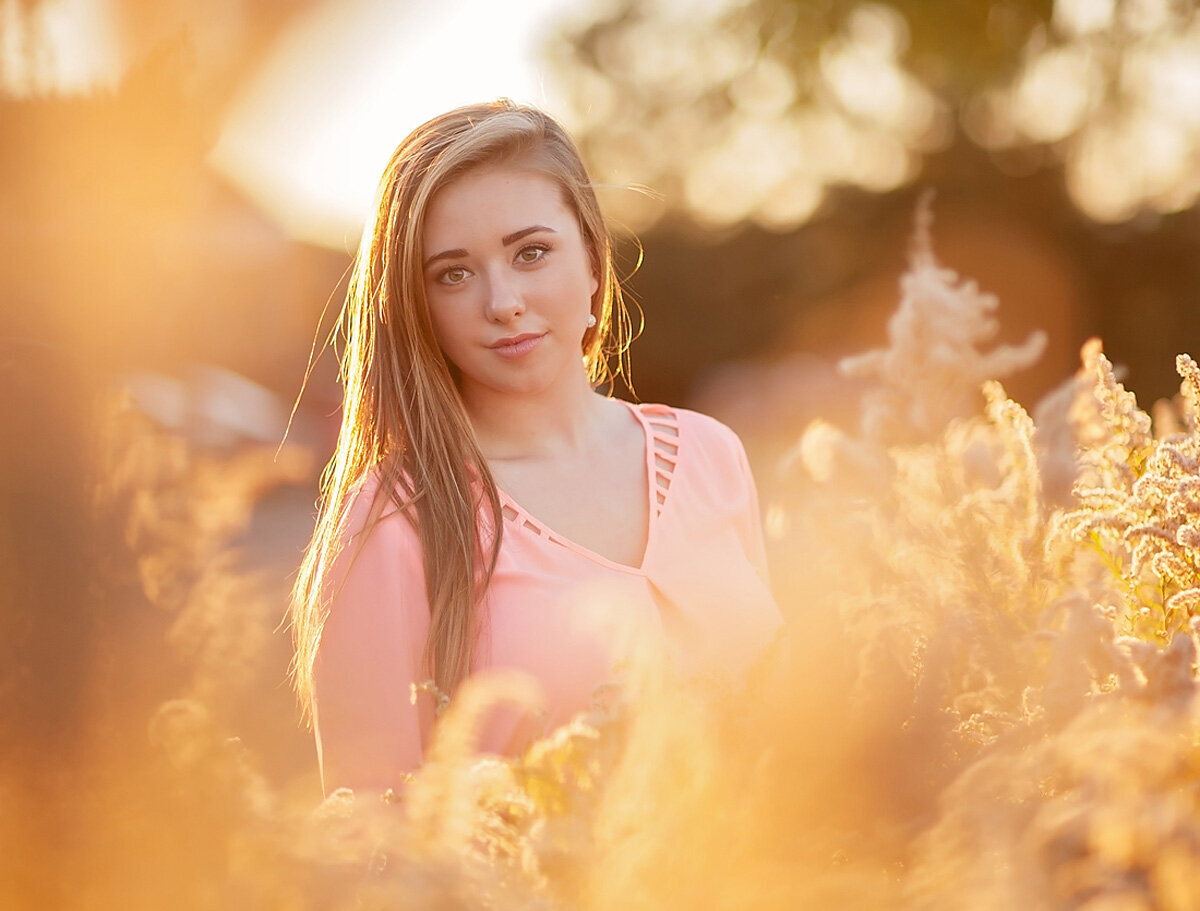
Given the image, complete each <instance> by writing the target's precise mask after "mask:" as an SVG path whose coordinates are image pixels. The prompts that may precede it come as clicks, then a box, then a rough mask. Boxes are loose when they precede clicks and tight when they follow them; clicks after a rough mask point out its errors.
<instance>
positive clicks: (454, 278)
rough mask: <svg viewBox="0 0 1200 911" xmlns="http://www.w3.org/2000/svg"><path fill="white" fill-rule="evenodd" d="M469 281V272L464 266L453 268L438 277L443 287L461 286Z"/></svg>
mask: <svg viewBox="0 0 1200 911" xmlns="http://www.w3.org/2000/svg"><path fill="white" fill-rule="evenodd" d="M466 280H467V270H466V269H464V268H463V267H462V266H451V267H450V268H449V269H446V270H445V271H444V272H442V274H441V275H439V276H438V281H440V282H441V283H442V284H443V285H459V284H462V283H463V282H465V281H466Z"/></svg>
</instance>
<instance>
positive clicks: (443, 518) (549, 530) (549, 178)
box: [293, 102, 780, 793]
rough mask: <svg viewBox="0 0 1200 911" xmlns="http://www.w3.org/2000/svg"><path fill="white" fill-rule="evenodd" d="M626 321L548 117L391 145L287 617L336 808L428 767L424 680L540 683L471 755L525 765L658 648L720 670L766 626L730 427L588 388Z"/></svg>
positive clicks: (740, 460)
mask: <svg viewBox="0 0 1200 911" xmlns="http://www.w3.org/2000/svg"><path fill="white" fill-rule="evenodd" d="M628 323H629V321H628V317H627V314H626V313H625V311H624V309H623V307H622V305H621V292H620V288H619V286H618V283H617V279H616V277H615V275H614V273H613V264H612V256H611V243H610V239H609V235H608V233H607V230H606V228H605V225H604V222H603V219H602V217H601V214H600V209H599V206H598V204H597V201H596V197H595V194H594V192H593V190H592V187H591V184H590V183H589V179H588V175H587V173H586V171H585V169H584V167H583V164H582V163H581V161H580V158H579V154H578V152H577V151H576V149H575V147H574V145H573V143H572V142H571V140H570V138H569V137H568V136H567V135H566V133H565V132H564V131H563V129H562V128H561V126H559V125H558V124H557V123H556V122H555V121H554V120H552V119H551V118H550V117H548V116H547V115H545V114H544V113H542V112H541V111H538V110H536V109H533V108H528V107H522V106H518V105H514V104H512V103H510V102H496V103H492V104H484V105H478V106H471V107H465V108H460V109H457V110H454V111H451V112H449V113H447V114H443V115H442V116H440V117H437V118H435V119H433V120H431V121H430V122H428V123H426V124H424V125H423V126H421V127H419V128H418V129H417V130H416V131H414V132H413V133H412V134H411V135H410V136H409V137H408V138H407V139H405V140H404V142H403V143H401V145H400V146H399V148H398V149H397V150H396V152H395V153H394V154H393V156H392V159H391V161H390V162H389V164H388V166H387V170H386V171H385V172H384V175H383V179H382V184H381V191H380V200H379V206H378V210H377V212H376V214H375V219H374V222H373V224H371V225H370V226H369V230H367V231H366V232H364V235H363V241H362V245H361V247H360V249H359V252H358V257H357V261H356V264H355V267H354V271H353V274H352V278H351V282H350V288H349V292H348V294H347V299H346V304H345V307H344V309H343V312H342V318H341V331H342V333H343V334H344V342H345V350H344V353H343V359H342V381H343V384H344V390H345V399H344V407H343V414H342V427H341V434H340V436H339V439H338V446H337V451H336V453H335V455H334V458H333V460H332V461H331V462H330V464H329V466H328V468H327V469H326V474H325V475H324V477H323V484H322V500H321V508H320V514H319V517H318V520H317V526H316V531H315V533H314V535H313V539H312V543H311V545H310V546H309V549H308V552H307V554H306V557H305V560H304V563H303V566H302V568H301V571H300V576H299V579H298V582H297V585H296V590H295V595H294V601H293V627H294V633H295V637H296V660H295V669H294V670H295V682H296V685H297V690H298V692H299V694H300V697H301V700H302V702H303V703H304V704H305V706H306V708H307V709H308V710H309V711H310V712H311V718H312V721H313V725H314V728H315V732H316V737H317V751H318V756H319V759H320V762H321V770H322V781H323V785H324V788H325V790H326V793H329V792H330V791H331V790H333V789H334V788H338V787H350V788H353V789H355V790H360V791H361V790H384V789H387V788H393V787H396V786H398V785H399V783H400V782H401V780H402V778H403V775H404V772H406V771H409V770H411V769H413V768H415V767H416V766H417V765H418V764H419V763H420V762H421V758H422V755H423V751H424V750H425V748H426V747H427V745H428V743H429V739H430V731H431V727H432V724H433V717H434V704H433V698H432V697H430V696H428V695H427V694H422V695H420V696H419V697H418V698H417V699H416V700H415V704H414V701H413V699H412V698H411V693H412V688H413V685H414V684H420V683H422V682H423V681H425V680H428V679H433V680H434V681H435V682H436V683H437V685H438V687H439V688H440V690H441V691H443V692H445V693H453V691H454V690H455V687H456V686H457V685H458V684H459V683H460V682H461V681H462V680H463V679H464V678H465V677H466V676H468V675H469V674H471V673H474V672H476V671H480V670H483V669H485V668H493V667H495V668H517V669H520V670H522V671H524V672H526V673H527V674H529V675H531V676H532V677H533V679H535V680H536V681H537V682H538V683H539V684H540V686H541V688H542V689H543V691H544V694H545V699H546V705H547V708H548V711H547V712H546V713H545V714H544V716H543V717H542V718H540V719H537V720H536V724H535V723H533V722H534V719H533V718H532V717H531V716H529V715H520V714H518V713H514V712H508V713H504V712H497V713H496V716H495V717H494V718H491V719H490V720H489V722H488V724H487V725H486V726H485V730H484V733H483V742H482V743H481V745H480V746H481V748H482V749H484V750H487V751H493V752H497V753H513V752H516V751H519V750H520V749H521V748H522V747H524V746H525V745H526V744H527V743H528V742H529V740H530V739H531V738H532V737H534V736H536V735H538V734H541V733H543V732H544V730H543V728H544V729H545V730H549V729H552V728H553V727H555V726H557V725H559V724H561V723H563V722H565V721H567V720H568V719H569V718H570V717H571V716H572V715H573V714H575V713H576V712H578V711H581V710H583V709H585V708H586V707H587V705H588V702H589V698H590V696H591V694H592V692H593V690H594V688H595V687H596V686H597V685H598V684H601V683H604V682H607V681H609V680H611V679H612V678H613V677H614V668H615V666H616V665H617V664H619V663H621V662H622V661H624V660H626V659H628V658H629V657H630V656H631V655H632V654H633V653H634V652H635V651H643V650H644V649H645V646H646V645H647V644H650V645H652V646H653V647H654V648H655V649H657V650H658V651H659V652H661V653H663V654H665V655H666V656H667V659H668V660H669V661H671V663H672V664H674V665H675V667H676V668H677V669H678V670H679V671H680V672H681V673H684V674H692V673H704V672H709V671H714V670H717V671H721V670H726V671H734V672H736V671H738V670H740V669H742V668H744V667H745V666H746V665H747V664H748V663H749V662H750V661H752V660H753V659H754V658H755V657H756V656H757V655H758V654H759V653H760V652H761V650H762V648H763V647H764V646H765V644H766V643H767V642H768V641H769V640H770V638H771V637H772V636H773V635H774V633H775V631H776V628H777V627H778V626H779V624H780V618H779V612H778V609H777V608H776V606H775V603H774V601H773V600H772V597H771V593H770V589H769V587H768V582H767V572H766V565H765V561H764V558H763V548H762V538H761V531H760V527H759V517H758V506H757V500H756V496H755V489H754V483H753V480H752V479H751V476H750V471H749V468H748V466H747V463H746V457H745V453H744V452H743V450H742V446H741V443H740V442H739V440H738V439H737V437H736V436H735V435H734V434H733V432H732V431H730V430H729V429H728V428H726V427H724V426H723V425H721V424H719V423H717V422H716V421H714V420H712V419H711V418H707V417H704V416H702V415H699V414H696V413H694V412H689V411H684V410H681V409H675V408H668V407H665V406H662V405H640V406H635V405H631V404H628V403H625V402H622V401H619V400H617V399H612V398H608V397H605V396H604V395H601V394H599V393H598V392H597V391H596V389H597V387H599V386H601V385H603V384H604V383H605V382H606V381H607V380H608V379H610V378H611V375H612V374H611V373H610V365H609V358H616V359H618V362H619V359H620V358H621V356H622V355H623V353H624V350H625V348H626V347H627V341H628V340H627V337H628Z"/></svg>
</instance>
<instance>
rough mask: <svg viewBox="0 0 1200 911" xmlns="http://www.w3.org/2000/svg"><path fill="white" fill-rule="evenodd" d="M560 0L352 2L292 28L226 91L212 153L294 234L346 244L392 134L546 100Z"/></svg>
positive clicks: (394, 139)
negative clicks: (497, 106)
mask: <svg viewBox="0 0 1200 911" xmlns="http://www.w3.org/2000/svg"><path fill="white" fill-rule="evenodd" d="M566 5H567V0H533V2H529V3H522V4H520V5H518V6H515V7H514V6H510V5H509V4H499V3H491V2H488V0H472V2H466V3H450V4H422V3H418V4H397V3H393V2H391V0H353V2H348V3H327V4H323V5H320V6H317V7H316V8H314V10H313V11H312V12H311V13H310V14H308V15H307V16H306V17H304V18H303V19H302V20H301V21H300V22H298V23H297V24H296V25H294V26H293V27H291V28H290V29H289V31H288V33H287V34H286V35H285V36H284V37H283V39H282V41H281V42H280V44H279V45H278V47H277V48H276V49H275V50H274V51H273V52H272V54H271V55H270V56H269V57H268V58H267V60H266V61H265V62H264V63H263V64H262V66H261V67H260V69H259V71H258V73H257V75H256V76H255V78H254V79H253V81H252V82H251V84H250V85H249V86H247V88H246V89H245V90H243V91H242V92H241V93H240V94H239V95H238V97H237V99H236V100H235V102H234V104H233V107H232V109H231V111H230V114H229V117H228V119H227V121H226V123H225V126H224V129H223V130H222V133H221V137H220V140H219V141H218V143H217V146H216V148H215V149H214V151H213V154H212V163H213V164H214V165H215V166H216V167H217V168H218V169H219V170H220V171H221V172H223V173H224V174H226V175H227V176H228V177H229V178H230V179H231V180H232V181H233V182H234V183H235V184H236V185H237V186H238V187H240V188H241V189H242V191H243V192H244V193H246V194H247V195H248V196H250V197H251V198H252V199H254V200H255V201H256V202H257V203H259V204H260V205H261V206H262V207H263V208H264V209H265V210H266V211H267V212H269V213H271V215H272V216H273V217H274V218H276V219H277V220H278V221H279V222H280V224H282V225H283V226H284V228H285V229H286V230H287V232H288V233H289V234H290V235H291V236H293V237H295V238H298V239H302V240H305V241H308V242H310V243H316V244H322V245H325V246H330V247H333V248H335V249H340V250H344V249H351V248H353V247H354V246H355V245H356V244H357V242H358V233H359V231H360V229H361V228H362V221H363V218H364V216H365V213H366V211H367V209H368V208H369V207H370V203H371V198H372V196H373V194H374V192H375V186H376V183H377V181H378V179H379V174H380V172H381V171H382V170H383V165H384V163H385V162H386V161H387V157H388V155H389V154H391V151H392V149H393V148H395V146H396V144H397V143H398V142H399V141H400V140H401V139H402V138H404V135H405V134H406V133H408V131H409V130H411V129H412V128H413V127H415V126H416V125H417V124H419V123H421V122H422V121H424V120H426V119H428V118H429V117H431V116H433V115H434V114H436V113H438V112H440V111H443V110H446V109H447V108H450V107H454V106H456V105H459V104H466V103H468V102H471V101H476V100H480V99H484V100H486V99H490V98H495V97H499V96H507V97H510V98H513V99H515V100H519V101H527V102H530V103H535V104H539V105H541V106H544V107H547V108H548V109H550V110H553V109H554V108H555V107H556V104H555V97H554V94H553V91H552V89H550V88H549V87H548V86H547V85H546V83H545V80H544V72H543V67H542V65H541V64H540V63H539V50H540V49H539V44H538V42H539V40H540V39H542V38H543V37H544V36H545V30H546V27H547V24H548V23H549V22H551V21H552V20H553V18H554V15H555V13H556V11H559V10H561V9H563V8H564V7H565V6H566Z"/></svg>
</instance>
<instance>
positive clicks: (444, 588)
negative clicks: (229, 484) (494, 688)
mask: <svg viewBox="0 0 1200 911" xmlns="http://www.w3.org/2000/svg"><path fill="white" fill-rule="evenodd" d="M501 163H520V164H521V165H523V166H527V167H532V168H535V169H536V170H538V171H539V172H541V173H543V174H545V175H546V176H547V177H550V178H551V179H553V180H555V181H556V182H557V183H558V185H559V186H560V187H561V189H562V193H563V198H564V200H565V201H566V203H567V205H568V206H569V207H570V208H571V209H572V210H573V211H574V212H575V214H576V215H577V216H578V218H579V226H580V229H581V231H582V234H583V239H584V242H585V243H586V245H587V248H588V251H589V253H590V256H591V260H592V267H593V268H594V270H595V273H596V275H597V277H598V278H599V280H600V286H599V289H598V290H597V292H596V294H595V295H594V297H593V299H592V305H591V309H592V313H593V315H594V316H595V317H596V325H595V326H594V327H593V328H591V329H589V330H588V332H587V333H586V334H585V335H584V337H583V346H582V352H581V354H582V357H583V361H584V364H585V366H586V369H587V374H588V378H589V379H590V380H591V382H592V383H593V385H602V384H604V383H607V382H610V381H611V380H613V379H615V377H616V376H619V375H621V374H623V373H626V372H627V367H628V363H627V360H626V351H627V349H628V345H629V341H630V338H631V335H632V327H631V325H630V318H629V314H628V311H627V310H626V309H625V307H624V304H623V301H622V297H621V288H620V284H619V282H618V279H617V276H616V274H615V272H614V269H613V257H612V241H611V238H610V235H609V233H608V229H607V227H606V225H605V222H604V219H603V216H602V215H601V212H600V206H599V203H598V202H597V200H596V194H595V192H594V190H593V188H592V185H591V182H590V179H589V177H588V174H587V171H586V169H585V168H584V166H583V162H582V160H581V159H580V156H579V152H578V150H577V149H576V148H575V145H574V143H573V142H572V141H571V139H570V137H569V136H568V135H567V133H566V131H565V130H564V129H563V128H562V127H561V126H560V125H559V124H558V123H557V122H556V121H555V120H554V119H552V118H551V117H549V116H548V115H547V114H545V113H543V112H542V111H539V110H537V109H536V108H531V107H526V106H522V105H516V104H514V103H512V102H510V101H506V100H502V101H496V102H491V103H488V104H480V105H470V106H467V107H462V108H457V109H455V110H453V111H449V112H448V113H445V114H442V115H440V116H438V117H435V118H434V119H433V120H430V121H429V122H427V123H425V124H423V125H422V126H420V127H418V128H417V129H416V130H414V131H413V132H412V133H411V134H409V136H408V137H407V138H406V139H405V140H404V141H403V142H402V143H400V145H399V147H397V149H396V151H395V152H394V153H392V157H391V160H390V161H389V162H388V165H387V168H386V169H385V170H384V173H383V177H382V179H381V181H380V189H379V194H378V207H377V209H376V211H375V214H374V218H373V220H372V221H371V222H370V223H368V225H367V226H366V228H365V229H364V231H363V237H362V242H361V244H360V245H359V249H358V254H357V257H356V259H355V263H354V267H353V270H352V272H351V276H350V283H349V289H348V291H347V294H346V302H345V305H344V306H343V308H342V311H341V315H340V317H339V320H338V324H337V328H336V330H335V332H336V335H337V336H339V337H340V338H341V340H342V341H343V343H344V350H343V352H342V355H341V372H340V378H341V381H342V385H343V397H344V398H343V408H342V422H341V430H340V432H339V434H338V442H337V449H336V451H335V453H334V456H333V458H332V459H331V460H330V462H329V464H328V465H327V466H326V468H325V471H324V473H323V474H322V476H321V497H320V502H319V509H318V515H317V523H316V528H315V530H314V532H313V537H312V541H311V542H310V544H309V546H308V550H307V551H306V553H305V556H304V561H303V563H302V564H301V567H300V572H299V576H298V578H297V580H296V585H295V588H294V590H293V592H292V604H291V616H292V631H293V636H294V639H295V656H294V659H293V665H292V676H293V683H294V685H295V687H296V692H297V695H298V696H299V698H300V701H301V704H302V706H303V707H304V709H305V711H306V713H307V712H311V709H312V707H313V668H314V664H315V662H316V658H317V652H318V648H319V646H320V642H321V631H322V628H323V626H324V623H325V618H326V616H327V614H328V611H329V604H330V601H331V599H332V596H333V594H334V592H331V591H329V590H328V589H329V583H328V575H329V569H330V567H331V566H332V564H333V561H334V560H335V559H337V557H338V555H339V553H341V551H342V549H343V548H344V547H345V546H346V540H345V539H346V535H347V531H348V530H347V527H346V526H347V518H348V514H349V511H350V506H351V503H352V501H353V498H354V494H355V492H356V490H357V489H358V487H359V485H360V484H361V483H362V481H363V480H364V479H365V478H367V477H368V476H369V475H371V474H372V473H373V474H375V475H376V476H377V477H378V479H379V482H380V483H379V488H378V492H377V494H376V499H375V501H374V502H373V503H372V508H371V510H370V513H369V516H370V518H369V519H368V522H367V526H366V527H365V528H364V529H363V531H362V533H361V535H358V536H356V537H357V539H358V541H359V543H360V546H361V541H362V540H365V538H366V536H367V535H368V534H369V533H370V530H371V528H373V527H374V524H375V523H376V522H378V520H379V516H380V515H381V514H382V512H383V510H384V508H385V507H386V506H387V505H388V504H389V503H391V504H394V505H395V507H396V508H397V509H399V510H401V511H402V512H403V514H404V515H405V516H406V517H407V518H408V520H409V521H411V522H413V523H414V525H415V527H416V530H417V532H418V534H419V535H420V540H421V546H422V553H423V561H424V570H425V578H426V586H427V590H428V594H429V611H430V626H429V637H428V639H427V641H426V642H425V651H424V664H425V668H424V671H425V673H426V674H427V675H428V676H430V677H432V678H433V679H434V680H435V682H436V683H437V685H438V686H439V688H440V689H441V690H442V691H443V692H445V693H450V692H452V691H453V690H454V688H455V687H456V686H457V685H458V683H459V682H461V681H462V679H463V678H464V677H465V676H466V675H467V673H468V671H469V669H470V661H471V651H472V647H473V645H474V642H475V638H476V635H477V634H478V631H479V624H480V620H481V618H480V617H479V613H480V611H479V609H478V608H479V603H480V599H481V597H482V595H483V593H484V591H485V590H486V588H487V585H488V583H489V581H490V579H491V574H492V571H493V569H494V568H495V564H496V559H497V555H498V554H499V550H500V543H501V534H502V524H501V518H502V515H501V508H500V501H499V497H498V495H497V491H496V484H495V481H494V480H493V479H492V475H491V472H490V471H489V470H488V466H487V462H486V460H485V459H484V458H483V455H482V453H480V451H479V447H478V445H477V443H476V441H475V436H474V433H473V431H472V428H471V423H470V421H469V419H468V418H467V414H466V411H465V409H464V408H463V404H462V400H461V398H460V396H459V393H458V389H457V387H456V385H455V382H454V377H453V375H452V368H451V366H450V365H449V364H448V362H447V361H446V358H445V357H444V355H443V354H442V351H441V349H440V348H439V347H438V344H437V340H436V339H435V337H434V333H433V326H432V323H431V321H430V316H429V309H428V306H427V302H426V299H425V285H424V276H423V271H422V268H421V263H422V257H423V253H422V249H421V247H422V243H421V237H422V233H423V228H424V222H425V215H426V212H427V211H428V208H429V204H430V201H431V200H432V199H433V197H434V195H435V194H436V193H437V192H438V191H439V190H440V189H442V188H443V187H445V186H446V185H447V184H449V183H450V182H451V181H453V180H455V179H456V178H458V177H461V176H462V175H463V174H465V173H466V172H468V171H470V170H472V169H475V168H478V167H482V166H485V165H494V164H501ZM614 362H615V368H614V366H613V363H614ZM488 529H492V530H494V532H491V531H489V530H488Z"/></svg>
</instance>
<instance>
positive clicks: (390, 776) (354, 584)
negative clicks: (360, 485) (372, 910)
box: [313, 484, 433, 796]
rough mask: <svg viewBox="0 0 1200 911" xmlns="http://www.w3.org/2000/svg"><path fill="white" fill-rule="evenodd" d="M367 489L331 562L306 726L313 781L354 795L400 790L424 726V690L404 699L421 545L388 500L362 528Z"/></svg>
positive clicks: (416, 757)
mask: <svg viewBox="0 0 1200 911" xmlns="http://www.w3.org/2000/svg"><path fill="white" fill-rule="evenodd" d="M375 489H376V488H375V485H373V484H369V485H367V486H366V487H364V489H363V490H362V491H361V492H360V493H359V494H358V496H357V498H356V500H355V503H354V505H353V507H352V509H351V514H350V521H349V523H348V535H347V539H346V544H345V546H344V547H343V550H342V553H341V555H340V556H339V557H338V559H337V560H336V561H335V562H334V564H333V566H332V568H331V572H330V578H329V580H328V583H327V584H328V588H327V591H329V592H330V593H331V594H332V600H331V606H330V609H329V616H328V618H327V620H326V622H325V626H324V629H323V631H322V635H321V644H320V648H319V650H318V653H317V660H316V666H315V668H314V688H315V708H314V713H313V723H314V730H315V733H316V741H317V757H318V760H319V762H320V765H321V782H322V787H323V788H324V791H325V794H326V795H327V796H328V795H329V794H331V793H332V792H333V791H334V790H336V789H337V788H342V787H348V788H352V789H353V790H354V791H356V792H383V791H385V790H387V789H389V788H392V789H397V790H398V789H400V786H401V782H402V781H403V773H404V772H407V771H411V770H412V769H414V768H416V766H417V765H419V764H420V762H421V757H422V755H423V752H424V747H425V744H426V741H427V739H428V736H429V730H430V728H431V727H432V724H433V709H432V705H431V699H430V697H429V696H427V695H426V696H422V697H421V698H419V699H418V705H416V706H414V705H413V704H412V701H411V698H410V693H411V691H412V685H413V683H420V682H421V681H422V680H424V679H425V674H424V673H423V672H422V670H421V655H422V652H423V650H424V647H425V639H426V636H427V635H428V631H429V604H428V597H427V595H426V590H425V573H424V569H423V564H422V559H421V544H420V539H419V536H418V535H417V532H416V529H415V528H414V527H413V525H412V524H411V523H410V522H409V521H408V520H407V519H406V518H405V517H404V516H403V515H402V514H401V513H400V512H398V511H396V510H395V508H394V507H393V506H391V505H388V506H386V507H385V509H384V515H383V517H382V518H381V519H380V520H379V521H378V522H377V523H376V525H375V526H374V528H371V529H370V530H369V531H367V532H365V537H364V532H363V529H364V527H365V526H366V520H367V516H368V513H369V512H370V507H371V502H372V500H373V498H374V492H375Z"/></svg>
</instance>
